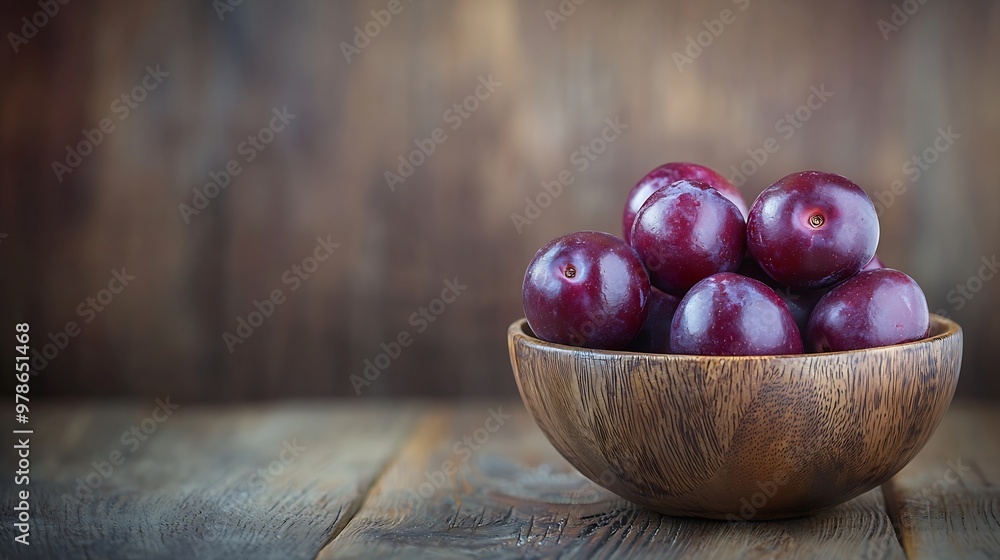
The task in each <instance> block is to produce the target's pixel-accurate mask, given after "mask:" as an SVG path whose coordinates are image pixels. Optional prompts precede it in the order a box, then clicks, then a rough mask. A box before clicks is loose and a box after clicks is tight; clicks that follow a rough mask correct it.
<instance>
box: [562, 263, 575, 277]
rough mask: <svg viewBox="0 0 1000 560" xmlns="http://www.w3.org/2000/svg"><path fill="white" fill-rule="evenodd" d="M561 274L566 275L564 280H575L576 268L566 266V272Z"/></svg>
mask: <svg viewBox="0 0 1000 560" xmlns="http://www.w3.org/2000/svg"><path fill="white" fill-rule="evenodd" d="M563 274H565V275H566V278H576V268H575V267H574V266H573V265H571V264H569V265H566V270H565V271H564V272H563Z"/></svg>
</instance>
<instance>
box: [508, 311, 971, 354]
mask: <svg viewBox="0 0 1000 560" xmlns="http://www.w3.org/2000/svg"><path fill="white" fill-rule="evenodd" d="M530 329H531V327H530V326H529V325H528V320H527V318H525V317H521V318H520V319H518V320H516V321H514V322H513V323H511V324H510V326H509V327H508V328H507V338H508V339H509V341H510V342H511V343H515V342H522V341H523V342H525V343H527V344H530V345H532V346H535V347H538V348H545V349H547V350H555V351H562V352H573V353H587V354H590V355H594V356H607V357H622V356H628V357H646V358H650V359H662V360H691V359H699V360H704V359H720V360H741V361H754V360H773V359H776V358H780V359H797V360H801V359H809V358H813V359H823V358H831V357H843V356H850V355H852V354H856V355H861V354H870V353H874V352H892V351H893V350H895V349H897V348H904V347H908V346H919V345H926V344H933V343H937V342H941V341H944V340H946V339H949V338H952V337H955V336H960V335H961V334H962V327H961V326H960V325H959V324H958V323H956V322H955V321H952V320H951V319H949V318H947V317H943V316H941V315H937V314H934V313H931V314H930V332H932V333H935V332H936V334H932V335H931V336H928V337H926V338H922V339H920V340H914V341H912V342H902V343H900V344H892V345H889V346H876V347H873V348H862V349H860V350H843V351H840V352H818V353H812V354H806V353H802V354H765V355H758V356H715V355H700V354H657V353H652V352H633V351H629V350H602V349H599V348H583V347H580V346H569V345H566V344H559V343H557V342H549V341H546V340H542V339H540V338H538V337H537V336H535V334H534V333H533V332H531V330H530Z"/></svg>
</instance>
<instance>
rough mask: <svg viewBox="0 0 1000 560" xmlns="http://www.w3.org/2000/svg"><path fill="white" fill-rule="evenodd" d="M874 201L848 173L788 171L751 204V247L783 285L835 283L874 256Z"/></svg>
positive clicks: (805, 286)
mask: <svg viewBox="0 0 1000 560" xmlns="http://www.w3.org/2000/svg"><path fill="white" fill-rule="evenodd" d="M878 239H879V225H878V216H877V214H876V213H875V205H874V204H872V201H871V199H870V198H868V195H867V194H865V191H863V190H862V189H861V187H859V186H858V185H856V184H854V183H853V182H851V181H850V180H849V179H847V178H846V177H843V176H841V175H836V174H834V173H824V172H820V171H801V172H798V173H792V174H791V175H787V176H785V177H783V178H781V179H779V180H778V181H776V182H775V183H774V184H772V185H771V186H769V187H768V188H766V189H764V191H763V192H761V193H760V196H758V197H757V200H755V201H754V203H753V205H752V206H751V207H750V216H749V218H748V219H747V250H748V251H749V252H750V254H751V255H753V257H754V259H756V260H757V263H758V264H760V267H761V268H762V269H763V270H764V272H766V273H767V274H768V275H769V276H770V277H771V278H773V279H774V280H775V281H777V282H779V283H780V284H781V285H783V286H788V287H790V288H797V289H815V288H825V287H829V286H832V285H834V284H836V283H838V282H841V281H843V280H846V279H848V278H850V277H851V276H854V275H855V274H857V273H858V272H860V271H861V269H862V268H864V267H865V266H866V265H867V264H868V263H869V262H870V261H871V260H872V258H873V257H874V256H875V249H876V247H877V246H878Z"/></svg>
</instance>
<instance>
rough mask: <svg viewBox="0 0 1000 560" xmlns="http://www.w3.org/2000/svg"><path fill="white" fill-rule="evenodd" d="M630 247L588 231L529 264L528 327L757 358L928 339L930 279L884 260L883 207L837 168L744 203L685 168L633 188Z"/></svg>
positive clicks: (568, 336) (598, 345)
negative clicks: (924, 282) (924, 281)
mask: <svg viewBox="0 0 1000 560" xmlns="http://www.w3.org/2000/svg"><path fill="white" fill-rule="evenodd" d="M622 228H623V232H624V234H625V239H626V240H627V241H623V240H622V239H619V238H617V237H614V236H612V235H610V234H607V233H601V232H596V231H578V232H576V233H571V234H569V235H565V236H562V237H560V238H557V239H554V240H552V241H550V242H549V243H547V244H546V245H545V246H544V247H542V248H541V249H539V250H538V252H537V253H536V254H535V256H534V258H532V259H531V262H530V263H529V265H528V268H527V270H526V271H525V275H524V281H523V284H522V298H523V299H522V303H523V306H524V314H525V316H526V318H527V323H528V326H529V327H530V328H531V330H532V331H533V332H534V334H535V335H536V336H537V337H538V338H540V339H543V340H547V341H550V342H555V343H561V344H566V345H571V346H576V347H585V348H593V349H605V350H625V351H628V352H641V353H657V354H685V355H714V356H754V355H788V354H801V353H803V352H830V351H842V350H859V349H866V348H872V347H879V346H888V345H893V344H899V343H902V342H911V341H916V340H920V339H923V338H925V337H927V336H928V334H929V333H930V322H931V320H930V318H931V315H930V314H929V312H928V310H927V300H926V297H925V296H924V293H923V291H922V290H921V289H920V286H918V285H917V283H916V282H915V281H914V280H913V279H912V278H910V277H909V276H906V275H905V274H903V273H901V272H899V271H897V270H894V269H890V268H886V266H885V263H883V262H882V260H881V259H880V258H879V257H878V256H876V255H875V251H876V249H877V248H878V241H879V224H878V216H877V214H876V212H875V207H874V204H872V201H871V199H870V198H869V197H868V195H867V194H865V192H864V190H862V189H861V187H859V186H858V185H857V184H855V183H853V182H852V181H850V180H849V179H847V178H845V177H843V176H841V175H837V174H834V173H826V172H820V171H801V172H797V173H792V174H790V175H787V176H785V177H783V178H781V179H779V180H778V181H776V182H775V183H773V184H772V185H770V186H769V187H767V188H766V189H764V191H763V192H761V194H760V196H758V197H757V199H756V200H754V203H753V205H752V206H751V207H750V209H749V211H747V208H746V203H745V202H744V200H743V198H742V196H741V195H740V194H739V191H738V190H737V189H735V188H734V187H733V186H732V185H731V184H730V183H729V182H728V181H727V180H726V179H725V178H724V177H722V176H721V175H719V174H718V173H716V172H715V171H713V170H712V169H710V168H708V167H705V166H701V165H697V164H693V163H683V162H675V163H668V164H664V165H661V166H660V167H657V168H656V169H654V170H653V171H651V172H649V173H647V174H646V175H645V176H644V177H643V178H642V179H641V180H640V181H639V182H638V183H636V184H635V185H634V186H632V187H631V190H630V191H629V193H628V197H627V201H626V205H625V208H624V209H623V214H622Z"/></svg>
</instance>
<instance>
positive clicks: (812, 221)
mask: <svg viewBox="0 0 1000 560" xmlns="http://www.w3.org/2000/svg"><path fill="white" fill-rule="evenodd" d="M825 221H826V220H825V219H823V215H822V214H813V215H812V216H809V225H811V226H812V227H814V228H818V227H820V226H822V225H823V222H825Z"/></svg>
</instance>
